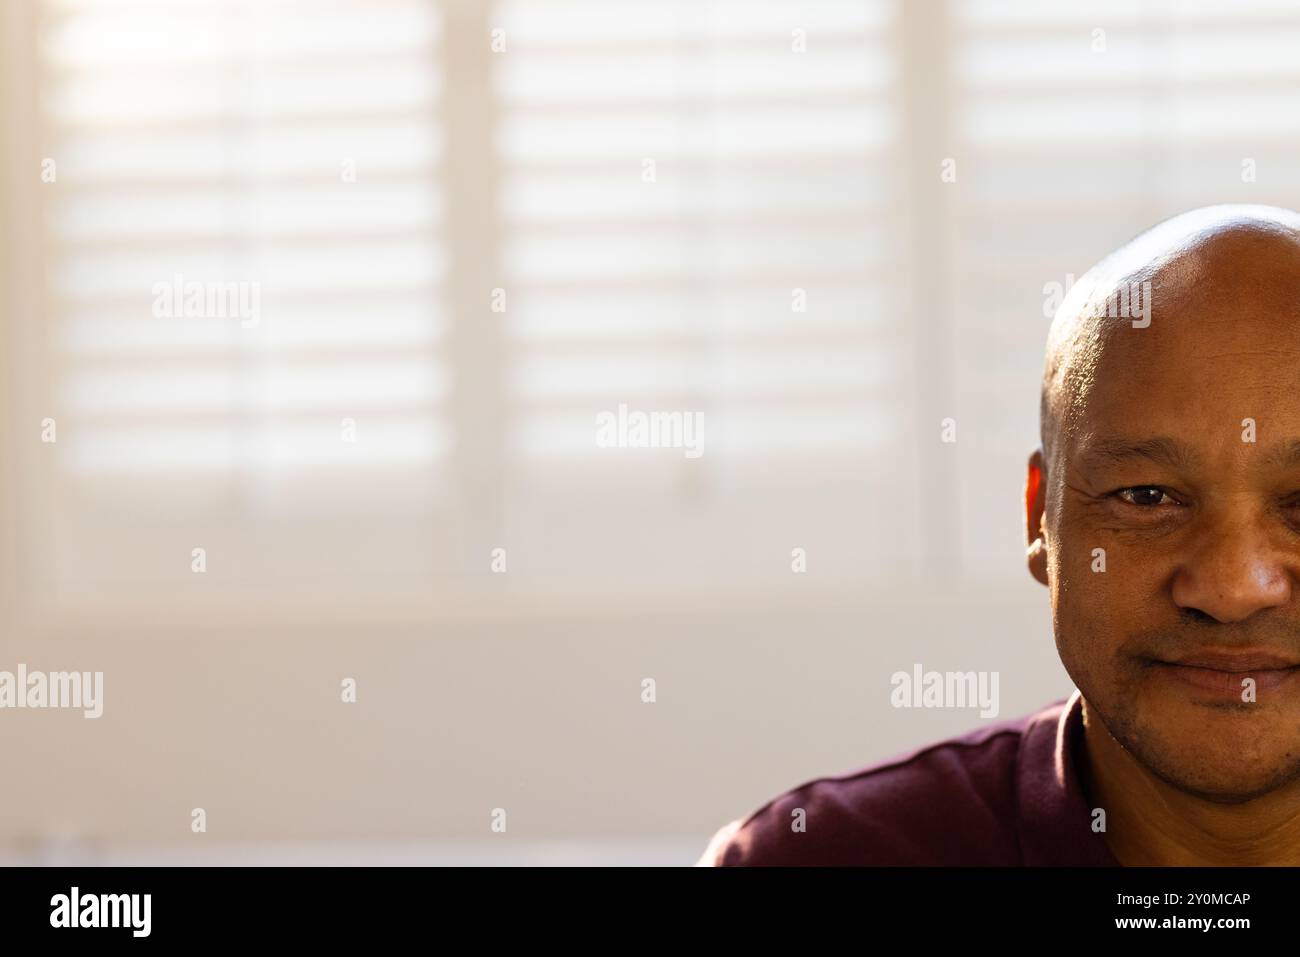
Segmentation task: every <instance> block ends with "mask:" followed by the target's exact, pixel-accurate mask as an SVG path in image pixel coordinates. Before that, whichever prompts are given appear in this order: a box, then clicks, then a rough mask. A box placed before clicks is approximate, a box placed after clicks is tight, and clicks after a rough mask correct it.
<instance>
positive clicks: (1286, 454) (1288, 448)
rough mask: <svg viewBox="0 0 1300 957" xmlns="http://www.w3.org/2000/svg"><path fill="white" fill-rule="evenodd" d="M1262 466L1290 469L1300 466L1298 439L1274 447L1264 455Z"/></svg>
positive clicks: (1299, 443)
mask: <svg viewBox="0 0 1300 957" xmlns="http://www.w3.org/2000/svg"><path fill="white" fill-rule="evenodd" d="M1263 464H1264V465H1266V466H1270V467H1272V468H1292V467H1294V466H1296V465H1300V439H1292V440H1291V441H1289V442H1279V443H1277V444H1276V445H1274V446H1273V447H1272V448H1270V449H1269V450H1268V452H1266V453H1265V454H1264V458H1263Z"/></svg>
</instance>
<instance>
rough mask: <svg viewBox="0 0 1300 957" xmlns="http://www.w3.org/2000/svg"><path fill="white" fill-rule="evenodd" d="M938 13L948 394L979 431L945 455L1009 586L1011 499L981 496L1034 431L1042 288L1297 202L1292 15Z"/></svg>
mask: <svg viewBox="0 0 1300 957" xmlns="http://www.w3.org/2000/svg"><path fill="white" fill-rule="evenodd" d="M950 19H951V33H950V36H949V42H950V43H951V50H952V53H951V57H952V68H951V73H952V77H951V89H952V95H951V102H950V104H949V109H950V117H951V120H950V122H951V127H952V136H953V143H954V146H953V150H954V155H955V156H957V157H959V158H960V164H961V165H960V176H959V180H958V183H957V184H955V185H956V187H957V188H955V189H954V190H952V191H951V192H950V193H948V194H947V195H948V196H950V197H951V199H952V204H953V209H952V217H953V222H954V224H955V227H954V229H953V232H952V240H951V244H952V245H951V248H952V250H953V277H952V281H953V283H954V286H955V287H956V288H958V289H961V290H963V293H962V294H961V295H959V296H958V297H957V302H958V303H959V304H960V306H959V312H958V314H957V316H956V321H955V323H954V346H955V349H956V351H957V352H958V354H960V355H961V357H962V361H961V362H960V363H959V364H958V365H957V367H956V368H957V381H956V383H955V387H956V398H957V402H958V404H959V406H960V408H961V409H962V412H963V415H964V417H965V418H966V419H967V420H969V421H975V422H980V423H983V426H982V431H983V434H982V435H981V436H980V437H979V440H978V441H976V442H972V443H966V442H965V441H964V440H963V442H960V443H958V450H957V451H958V453H959V462H960V465H959V467H960V474H961V479H962V480H961V485H960V495H961V503H962V509H961V514H962V516H963V523H962V527H963V535H964V543H963V550H964V552H965V554H966V555H967V557H968V564H969V567H972V568H973V567H978V566H981V565H983V566H985V567H992V568H994V569H997V568H998V567H999V566H1003V567H1005V568H1006V569H1007V571H1008V573H1010V572H1011V571H1013V570H1014V567H1018V565H1019V560H1018V559H1017V558H1016V557H1015V556H1016V555H1017V553H1018V550H1019V548H1020V547H1021V546H1022V534H1021V530H1020V526H1019V521H1020V515H1019V509H1020V503H1019V502H1018V501H1015V500H1012V499H1011V498H1004V499H1002V500H1000V501H998V502H997V505H996V507H989V497H988V490H990V489H996V488H1006V487H1012V488H1014V487H1017V485H1018V483H1020V482H1021V481H1023V470H1024V459H1025V457H1026V453H1027V452H1028V450H1029V449H1030V448H1031V447H1032V446H1031V444H1030V443H1031V442H1032V440H1033V439H1034V438H1036V436H1037V434H1038V422H1037V405H1036V403H1035V402H1034V401H1033V400H1032V398H1031V394H1030V391H1029V389H1028V388H1026V386H1027V385H1029V384H1031V383H1036V381H1037V378H1038V376H1039V375H1040V371H1041V368H1042V354H1041V351H1040V350H1039V349H1038V348H1037V346H1038V344H1040V343H1041V342H1042V341H1043V338H1044V336H1045V333H1046V326H1047V323H1048V321H1049V320H1048V318H1047V317H1045V315H1044V300H1045V298H1046V296H1045V293H1044V286H1045V285H1046V284H1048V283H1053V282H1055V283H1058V284H1060V285H1061V286H1064V285H1065V284H1066V283H1067V281H1068V278H1069V276H1068V274H1071V273H1072V274H1073V275H1074V277H1075V278H1078V277H1079V276H1080V275H1082V273H1083V272H1084V271H1085V270H1086V269H1087V268H1088V267H1089V266H1091V265H1092V264H1093V263H1094V262H1096V261H1097V260H1098V259H1100V258H1101V257H1102V256H1103V255H1105V254H1106V253H1107V252H1109V251H1110V250H1112V249H1114V248H1115V247H1116V246H1118V245H1119V244H1120V243H1122V242H1124V241H1126V240H1127V239H1129V238H1131V237H1133V236H1135V235H1136V234H1137V233H1139V232H1141V231H1142V230H1143V229H1145V228H1147V227H1148V226H1150V225H1152V224H1153V223H1155V222H1156V221H1158V220H1160V219H1163V218H1165V217H1168V216H1171V215H1174V214H1176V213H1179V212H1182V211H1184V210H1187V209H1191V208H1194V207H1196V206H1202V205H1208V204H1211V203H1225V202H1245V203H1252V202H1259V203H1275V204H1279V205H1285V206H1296V205H1300V167H1297V166H1296V164H1295V161H1294V160H1295V153H1296V149H1297V148H1298V147H1300V114H1297V112H1296V110H1295V103H1296V97H1295V90H1296V84H1297V82H1298V81H1300V59H1297V57H1296V50H1297V49H1300V22H1297V20H1296V16H1295V6H1294V4H1289V3H1283V2H1280V0H1247V2H1242V3H1234V4H1230V5H1225V4H1218V3H1212V2H1208V0H1161V2H1153V3H1144V4H1130V3H1124V2H1104V3H1096V2H1088V3H1083V2H1074V0H1071V2H1058V3H1018V2H1008V0H955V2H953V3H952V4H951V17H950ZM1247 160H1253V161H1254V163H1255V167H1256V173H1257V178H1256V181H1254V182H1245V181H1243V175H1242V174H1243V163H1244V162H1245V161H1247ZM1026 343H1032V344H1033V345H1034V348H1026Z"/></svg>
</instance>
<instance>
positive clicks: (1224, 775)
mask: <svg viewBox="0 0 1300 957" xmlns="http://www.w3.org/2000/svg"><path fill="white" fill-rule="evenodd" d="M1270 711H1271V713H1269V712H1270ZM1130 727H1131V730H1125V729H1120V730H1121V733H1120V734H1115V737H1116V739H1117V740H1118V741H1119V742H1120V744H1122V745H1123V746H1124V747H1125V749H1126V750H1128V751H1129V753H1130V754H1132V755H1133V756H1134V757H1135V758H1136V759H1137V760H1138V762H1139V763H1140V764H1142V765H1143V766H1144V767H1145V768H1146V769H1147V770H1148V771H1150V772H1151V773H1152V774H1154V775H1155V776H1156V777H1158V778H1160V780H1162V781H1164V782H1165V783H1166V784H1168V785H1170V786H1172V787H1175V788H1177V789H1178V790H1180V791H1183V792H1185V793H1187V794H1191V795H1194V796H1196V797H1199V798H1201V799H1203V800H1206V801H1212V802H1214V803H1216V804H1242V803H1245V802H1247V801H1253V800H1255V799H1256V798H1259V797H1263V796H1264V795H1266V794H1270V793H1272V792H1274V791H1276V790H1278V789H1279V788H1283V787H1286V786H1287V785H1289V784H1292V783H1294V782H1295V781H1297V780H1300V742H1298V741H1297V740H1296V736H1295V735H1294V734H1289V735H1285V736H1284V735H1283V734H1282V733H1281V732H1282V731H1283V729H1295V728H1300V718H1297V717H1296V716H1289V715H1288V716H1287V717H1286V718H1284V717H1283V716H1282V715H1280V714H1278V712H1277V709H1264V708H1260V707H1253V708H1240V707H1230V706H1223V705H1204V704H1199V703H1188V702H1179V703H1174V704H1172V706H1170V707H1165V708H1161V709H1159V710H1157V709H1155V708H1151V709H1148V710H1147V711H1146V713H1145V714H1139V715H1138V716H1137V717H1136V720H1135V721H1134V722H1133V724H1132V725H1131V726H1130ZM1112 734H1114V731H1113V730H1112Z"/></svg>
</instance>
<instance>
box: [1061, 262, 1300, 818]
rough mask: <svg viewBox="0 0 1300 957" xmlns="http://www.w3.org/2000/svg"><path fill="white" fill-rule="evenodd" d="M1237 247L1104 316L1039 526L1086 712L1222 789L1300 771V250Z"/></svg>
mask: <svg viewBox="0 0 1300 957" xmlns="http://www.w3.org/2000/svg"><path fill="white" fill-rule="evenodd" d="M1237 246H1239V247H1240V248H1236V247H1234V246H1232V244H1230V246H1229V248H1228V250H1227V251H1226V252H1225V251H1220V252H1219V253H1218V254H1216V255H1215V256H1214V257H1212V259H1211V261H1209V262H1208V263H1205V264H1202V265H1203V266H1204V268H1203V270H1202V269H1201V267H1200V266H1198V268H1197V269H1196V270H1192V271H1190V273H1189V275H1191V277H1192V278H1190V279H1189V278H1188V276H1187V275H1184V276H1183V277H1182V278H1180V279H1175V280H1173V281H1167V282H1165V283H1164V284H1163V287H1162V285H1161V284H1160V283H1159V282H1157V297H1156V301H1155V305H1154V309H1153V311H1152V322H1151V324H1150V326H1149V327H1147V328H1133V327H1132V324H1131V323H1130V322H1128V321H1127V320H1124V319H1117V320H1106V323H1107V327H1106V328H1107V332H1106V334H1105V335H1106V343H1105V346H1104V347H1103V350H1102V353H1101V356H1100V359H1099V361H1098V363H1097V367H1096V376H1095V379H1094V380H1093V382H1092V384H1091V386H1090V387H1089V388H1088V390H1087V395H1086V402H1085V403H1084V408H1083V409H1082V411H1081V412H1080V413H1079V415H1078V417H1077V418H1075V419H1074V420H1073V421H1074V424H1075V425H1076V426H1077V430H1071V431H1070V432H1069V433H1068V434H1066V435H1062V436H1061V439H1060V441H1059V443H1058V448H1057V451H1056V454H1055V456H1054V461H1053V462H1051V463H1047V474H1046V476H1045V483H1044V504H1043V507H1044V509H1045V514H1044V520H1043V523H1042V524H1043V527H1044V531H1045V533H1046V534H1045V536H1044V538H1045V543H1046V550H1045V563H1044V568H1043V570H1044V571H1045V574H1046V577H1047V579H1048V585H1049V588H1050V589H1051V597H1052V607H1053V619H1054V627H1055V633H1056V642H1057V648H1058V650H1059V652H1060V655H1061V660H1062V662H1063V663H1064V664H1065V667H1066V670H1067V671H1068V672H1069V673H1070V676H1071V677H1072V678H1073V679H1074V682H1075V684H1076V685H1077V686H1078V688H1079V690H1080V691H1081V692H1082V693H1083V696H1084V698H1085V699H1086V700H1087V702H1088V707H1089V710H1090V712H1091V713H1094V714H1095V715H1096V716H1098V717H1100V718H1101V719H1102V722H1103V723H1104V724H1105V725H1106V727H1107V728H1108V729H1109V730H1110V732H1111V733H1112V734H1113V735H1114V736H1115V738H1116V739H1117V740H1118V741H1119V742H1120V743H1121V744H1122V745H1124V746H1125V748H1126V749H1127V750H1128V751H1129V752H1130V753H1131V754H1133V755H1134V756H1135V757H1136V758H1137V759H1138V760H1139V761H1140V762H1141V763H1142V764H1143V765H1145V766H1146V767H1147V768H1148V769H1149V770H1151V771H1152V772H1153V773H1155V774H1156V775H1157V776H1159V777H1160V778H1162V779H1163V780H1165V781H1167V782H1169V783H1171V784H1174V785H1176V786H1177V787H1180V788H1181V789H1183V790H1185V791H1189V792H1192V793H1197V794H1201V795H1203V796H1205V797H1209V798H1211V799H1214V800H1219V801H1241V800H1246V799H1249V798H1251V797H1254V796H1257V795H1259V794H1262V793H1266V792H1268V791H1270V790H1273V789H1275V788H1277V787H1279V786H1281V785H1283V784H1285V783H1287V782H1288V781H1291V780H1293V779H1295V778H1297V777H1300V589H1297V587H1296V582H1297V581H1300V254H1296V253H1293V252H1291V251H1283V252H1281V253H1279V252H1277V251H1276V250H1273V249H1272V247H1266V250H1265V252H1263V253H1261V250H1260V249H1258V248H1253V244H1252V243H1242V244H1237ZM1252 440H1253V441H1252ZM1293 443H1294V445H1293ZM1099 550H1100V551H1099ZM1103 555H1104V571H1103V570H1101V568H1102V567H1103V565H1102V556H1103Z"/></svg>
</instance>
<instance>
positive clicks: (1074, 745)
mask: <svg viewBox="0 0 1300 957" xmlns="http://www.w3.org/2000/svg"><path fill="white" fill-rule="evenodd" d="M1085 761H1086V751H1085V745H1084V739H1083V696H1082V695H1080V693H1079V692H1078V691H1077V690H1076V691H1075V692H1074V694H1072V695H1070V697H1069V698H1067V699H1066V700H1065V701H1064V702H1058V703H1057V704H1055V705H1053V706H1051V707H1049V708H1047V709H1045V710H1043V711H1041V712H1039V713H1038V714H1036V715H1034V716H1033V717H1032V718H1031V719H1030V721H1029V724H1028V725H1027V726H1026V728H1025V731H1024V734H1023V736H1022V737H1021V740H1020V751H1019V754H1018V756H1017V760H1016V797H1017V799H1018V814H1017V821H1016V825H1017V829H1018V832H1019V836H1020V849H1021V853H1022V855H1023V857H1024V862H1025V864H1027V865H1031V866H1034V865H1038V866H1043V865H1047V866H1051V865H1058V866H1061V865H1073V866H1084V867H1118V866H1119V861H1118V860H1116V859H1115V856H1114V855H1113V854H1112V853H1111V852H1110V848H1109V847H1107V846H1106V837H1105V834H1104V833H1102V832H1097V831H1094V830H1093V829H1092V826H1093V809H1092V808H1091V807H1089V805H1088V799H1087V797H1086V796H1085V794H1084V790H1083V778H1082V774H1081V772H1082V770H1083V769H1084V768H1085V766H1086V765H1085V764H1084V762H1085Z"/></svg>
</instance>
